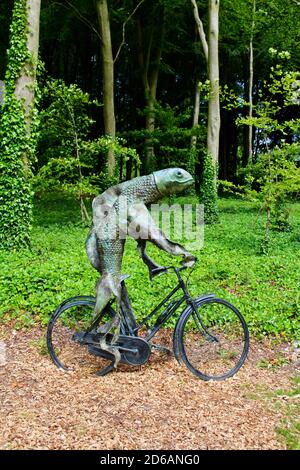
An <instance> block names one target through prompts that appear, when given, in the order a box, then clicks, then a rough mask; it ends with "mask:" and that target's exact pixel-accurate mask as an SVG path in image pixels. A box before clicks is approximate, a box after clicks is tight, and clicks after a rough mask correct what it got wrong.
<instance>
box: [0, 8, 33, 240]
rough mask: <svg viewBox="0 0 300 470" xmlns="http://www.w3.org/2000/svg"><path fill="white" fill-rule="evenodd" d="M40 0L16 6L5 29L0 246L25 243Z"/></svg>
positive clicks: (29, 205)
mask: <svg viewBox="0 0 300 470" xmlns="http://www.w3.org/2000/svg"><path fill="white" fill-rule="evenodd" d="M40 6H41V1H40V0H16V1H15V2H14V8H13V17H12V23H11V27H10V48H9V51H8V62H7V70H6V74H5V96H4V105H3V112H2V116H1V122H0V155H1V166H0V193H1V206H0V245H1V246H2V247H18V246H20V245H26V244H28V243H29V233H30V228H31V221H32V190H31V182H30V179H31V165H32V161H33V159H34V151H35V130H36V129H35V128H36V123H37V122H36V114H35V90H36V70H37V58H38V47H39V20H40Z"/></svg>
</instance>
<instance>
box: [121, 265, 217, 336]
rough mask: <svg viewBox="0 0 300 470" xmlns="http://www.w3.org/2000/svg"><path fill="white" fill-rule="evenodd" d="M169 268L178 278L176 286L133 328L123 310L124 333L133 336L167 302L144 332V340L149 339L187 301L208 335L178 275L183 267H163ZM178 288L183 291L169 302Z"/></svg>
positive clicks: (166, 269)
mask: <svg viewBox="0 0 300 470" xmlns="http://www.w3.org/2000/svg"><path fill="white" fill-rule="evenodd" d="M170 269H172V270H174V271H175V273H176V275H177V278H178V284H177V286H176V287H174V289H172V291H171V292H170V293H169V294H168V295H167V296H166V297H165V298H164V299H163V300H162V301H161V302H160V303H159V304H158V305H157V306H156V307H155V308H154V309H153V310H152V311H151V312H150V313H149V314H148V315H147V316H146V317H144V318H143V319H142V321H141V322H140V323H139V324H138V325H137V327H136V328H134V329H132V328H130V326H129V325H128V322H127V321H126V315H125V312H122V316H123V321H124V324H125V331H126V334H128V335H130V336H135V335H136V334H137V332H138V331H139V330H140V329H141V328H143V326H146V327H147V326H148V325H147V323H148V322H149V320H151V319H152V318H153V317H155V315H156V314H157V312H159V310H160V309H161V308H162V307H163V306H164V305H166V304H167V306H166V307H165V308H164V309H163V311H162V312H161V314H160V315H159V316H158V317H157V318H156V322H155V324H154V325H153V326H152V327H151V328H148V333H147V334H146V336H145V337H144V339H145V341H149V340H150V339H151V338H153V336H154V335H155V334H156V333H157V332H158V331H159V330H160V328H161V327H162V326H163V325H164V323H166V322H167V321H168V320H169V319H170V318H171V317H172V316H173V314H174V313H175V312H176V310H177V309H178V308H179V307H180V306H181V305H182V304H183V303H184V302H187V303H188V304H189V305H190V306H191V307H192V309H193V311H194V313H195V316H196V317H197V319H198V321H199V323H200V325H201V328H202V330H203V331H204V332H205V334H208V335H209V333H208V332H207V331H206V329H205V326H204V325H203V323H202V320H201V318H200V317H199V315H198V309H197V307H196V306H195V303H194V301H193V299H192V297H191V296H190V294H189V292H188V290H187V287H186V284H185V282H184V280H183V279H182V277H181V275H180V271H181V270H182V269H183V268H176V267H174V266H168V267H166V268H165V272H167V271H168V270H170ZM180 289H181V290H182V291H183V295H182V297H180V298H179V299H177V300H173V301H171V302H169V301H170V300H171V299H172V297H173V296H174V295H175V294H176V292H178V291H179V290H180ZM132 313H133V312H132ZM195 322H196V324H197V320H196V319H195ZM198 328H199V326H198ZM209 336H210V335H209Z"/></svg>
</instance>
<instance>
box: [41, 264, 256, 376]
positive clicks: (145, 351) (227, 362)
mask: <svg viewBox="0 0 300 470" xmlns="http://www.w3.org/2000/svg"><path fill="white" fill-rule="evenodd" d="M183 269H185V267H181V268H177V267H174V266H168V267H161V268H157V269H154V270H153V271H152V277H153V276H156V275H158V274H162V273H168V272H170V271H174V272H175V273H176V275H177V278H178V284H177V286H176V287H175V288H174V289H173V290H172V291H171V292H170V293H169V294H168V295H167V296H166V297H165V298H164V299H163V300H162V301H161V302H160V303H159V304H158V305H157V306H156V307H155V308H154V310H152V311H151V313H150V314H149V315H147V316H146V317H145V318H143V319H142V321H141V322H140V323H139V324H137V323H136V320H135V316H134V314H133V310H132V307H131V303H130V300H129V296H128V293H127V289H126V286H125V279H126V278H127V277H129V276H126V275H124V276H122V279H121V286H122V296H121V305H120V315H121V331H120V336H119V338H118V340H117V341H116V342H115V343H114V338H115V337H114V335H113V334H111V333H108V334H107V335H106V341H107V342H110V343H111V345H113V347H115V348H118V350H119V351H120V353H121V362H122V363H125V364H128V365H131V366H140V365H142V364H145V363H146V362H147V361H148V359H149V357H150V354H151V350H152V349H155V348H156V349H160V350H162V351H164V352H171V353H172V350H170V349H169V348H165V347H161V346H159V345H156V344H153V343H152V341H151V340H152V338H153V337H154V336H155V334H156V333H157V332H158V331H159V330H160V329H161V327H162V326H163V325H164V324H165V323H166V322H167V321H168V320H170V318H171V317H172V316H173V315H175V314H176V312H177V311H178V309H179V308H180V307H181V306H182V305H183V304H186V305H185V308H184V309H183V311H182V312H181V313H180V315H178V319H177V323H176V326H175V328H174V331H173V335H172V346H173V347H172V349H173V351H174V354H175V357H176V359H177V360H178V361H179V362H181V361H182V362H183V363H184V364H185V365H186V366H187V367H188V369H189V370H190V371H191V372H192V373H193V374H194V375H196V376H197V377H199V378H201V379H203V380H224V379H227V378H228V377H232V376H233V375H234V374H235V373H236V372H237V371H238V370H239V369H240V368H241V366H242V365H243V364H244V362H245V360H246V357H247V354H248V350H249V332H248V328H247V324H246V322H245V320H244V318H243V316H242V314H241V313H240V312H239V311H238V310H237V309H236V308H235V307H234V306H233V305H231V304H230V303H229V302H227V301H226V300H223V299H220V298H217V297H216V296H215V295H214V294H207V295H202V296H200V297H197V298H195V299H194V298H192V297H191V296H190V294H189V292H188V288H187V284H186V282H185V281H184V280H183V278H182V277H181V271H182V270H183ZM179 292H180V295H179V296H178V293H179ZM176 294H177V295H176ZM94 306H95V298H94V297H89V296H77V297H72V298H70V299H68V300H65V301H64V302H63V303H61V304H60V305H59V307H58V308H57V309H56V311H55V313H54V314H53V315H52V317H51V319H50V321H49V324H48V329H47V346H48V350H49V353H50V356H51V358H52V360H53V362H54V364H56V366H57V367H59V368H60V369H63V370H66V371H68V370H74V369H76V368H77V367H78V366H84V367H85V368H87V370H88V371H89V372H92V371H94V372H96V371H97V375H104V374H105V373H106V371H107V370H108V369H109V366H107V363H108V362H109V363H112V362H113V360H114V357H113V356H112V355H111V354H110V353H108V352H107V351H104V350H103V349H101V347H100V344H99V342H100V339H101V335H103V333H101V332H99V331H101V330H102V329H103V325H104V324H105V323H107V322H108V321H109V320H110V319H111V318H112V317H113V316H114V315H115V314H116V312H115V310H114V309H113V308H112V306H111V304H109V305H108V307H107V308H106V309H105V311H104V312H102V313H101V314H99V315H98V316H97V317H96V318H93V319H92V320H91V317H92V311H93V309H94ZM101 326H102V328H101ZM145 330H146V331H145ZM166 331H168V330H166ZM143 332H144V334H142V333H143ZM165 335H166V336H167V333H166V334H165ZM91 355H92V356H93V357H94V359H93V360H92V361H91V359H92V356H91ZM97 361H98V362H97Z"/></svg>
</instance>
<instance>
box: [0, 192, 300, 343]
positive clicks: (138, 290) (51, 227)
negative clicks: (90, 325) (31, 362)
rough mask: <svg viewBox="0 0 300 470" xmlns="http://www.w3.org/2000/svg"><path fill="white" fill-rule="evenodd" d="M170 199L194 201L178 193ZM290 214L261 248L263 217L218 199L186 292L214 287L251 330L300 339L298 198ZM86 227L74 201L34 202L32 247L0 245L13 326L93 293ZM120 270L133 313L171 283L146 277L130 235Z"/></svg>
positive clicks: (0, 296)
mask: <svg viewBox="0 0 300 470" xmlns="http://www.w3.org/2000/svg"><path fill="white" fill-rule="evenodd" d="M176 202H179V203H191V202H197V201H196V199H193V198H191V197H186V198H184V197H181V198H179V199H177V200H176ZM291 218H292V223H293V227H294V229H293V231H292V232H287V233H280V232H272V234H271V248H270V251H269V254H268V255H264V254H262V251H261V242H262V240H263V237H264V230H263V226H264V222H265V216H264V215H263V214H260V213H259V209H258V207H257V206H255V204H252V203H250V202H245V201H240V200H234V199H222V200H221V201H220V222H219V223H218V224H215V225H211V226H209V225H207V226H205V244H204V248H203V249H198V250H196V252H195V254H196V255H197V257H198V259H199V262H198V264H197V266H196V268H195V269H194V271H193V272H192V274H191V277H190V281H189V287H190V291H191V293H192V294H193V295H195V296H196V295H200V294H201V293H203V292H214V293H216V294H217V295H218V296H221V297H224V298H226V299H227V300H229V301H230V302H232V303H233V304H234V305H235V306H236V307H237V308H239V309H240V310H241V311H242V313H243V314H244V316H245V318H246V320H247V323H248V324H249V327H250V332H251V333H252V334H255V335H257V336H262V335H277V336H278V337H280V338H282V339H290V338H299V337H300V325H299V304H300V296H299V272H300V263H299V259H300V256H299V254H300V253H299V251H300V250H299V248H300V235H299V232H300V230H299V229H300V204H293V205H292V207H291ZM87 233H88V228H86V227H84V226H83V225H82V224H81V221H80V211H79V206H78V203H77V201H71V200H64V201H62V200H57V199H53V198H52V199H51V198H50V197H49V198H48V200H41V201H37V202H36V205H35V225H34V227H33V231H32V247H31V249H30V250H18V251H17V250H16V251H14V252H4V251H1V252H0V263H1V271H0V278H1V290H0V316H2V317H5V318H7V314H8V313H9V317H10V318H11V317H15V318H17V322H18V323H17V326H18V324H19V326H23V325H28V326H30V325H32V324H34V323H35V322H36V321H41V322H42V323H43V324H45V323H46V322H47V320H48V318H49V315H50V314H51V313H52V312H53V310H54V309H55V307H56V306H57V305H58V304H59V303H60V302H61V301H62V300H64V299H66V298H67V297H71V296H73V295H78V294H87V295H90V294H93V293H94V287H95V282H96V279H97V273H96V271H94V270H93V268H92V267H91V266H90V264H89V261H88V259H87V257H86V254H85V249H84V242H85V239H86V236H87ZM181 242H182V241H181ZM148 251H149V254H150V256H153V257H154V258H155V259H156V260H159V262H160V264H173V263H178V261H179V260H178V258H176V259H174V258H172V257H170V256H168V255H167V254H166V253H163V252H161V251H159V250H158V249H157V248H155V247H149V250H148ZM123 272H124V273H130V274H131V278H130V279H129V280H128V282H127V286H128V290H129V293H130V296H131V299H132V302H133V307H134V310H135V312H136V315H137V317H139V316H140V315H144V314H145V313H147V312H148V311H149V309H150V308H151V307H153V305H154V304H155V302H157V300H158V299H159V298H161V297H163V296H164V293H165V291H166V290H167V289H170V288H171V287H172V286H173V285H174V283H175V282H176V279H175V277H174V275H172V274H170V275H168V276H160V277H158V278H155V279H154V280H153V281H152V282H150V280H149V278H148V272H147V268H146V267H145V265H144V264H143V263H142V262H141V260H140V259H139V256H138V252H137V250H136V243H135V242H134V240H128V241H127V243H126V251H125V256H124V260H123Z"/></svg>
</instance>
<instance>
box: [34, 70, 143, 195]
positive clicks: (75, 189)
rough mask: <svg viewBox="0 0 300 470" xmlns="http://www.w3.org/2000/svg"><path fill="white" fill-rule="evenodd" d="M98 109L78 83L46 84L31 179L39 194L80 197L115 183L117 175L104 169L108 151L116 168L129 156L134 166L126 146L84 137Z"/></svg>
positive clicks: (51, 81)
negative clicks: (36, 162)
mask: <svg viewBox="0 0 300 470" xmlns="http://www.w3.org/2000/svg"><path fill="white" fill-rule="evenodd" d="M98 106H100V104H99V103H98V102H97V101H96V100H92V99H91V98H90V96H89V94H88V93H84V92H83V91H82V90H81V89H80V88H79V87H78V86H77V85H75V84H71V85H69V86H67V85H66V84H65V83H64V82H63V81H62V80H55V79H48V80H47V83H46V84H45V87H44V90H43V111H42V112H41V132H40V139H39V169H38V171H37V173H36V175H35V177H34V188H35V190H36V192H37V193H38V194H40V195H41V194H43V193H45V192H49V191H53V192H56V193H63V194H65V195H67V196H70V195H71V196H73V197H75V198H77V199H82V198H88V197H91V196H95V195H97V194H99V192H102V191H104V190H105V189H107V187H108V186H111V185H112V184H114V183H117V181H118V178H117V176H116V177H115V179H112V178H109V177H108V174H107V171H106V158H107V154H108V150H109V149H111V148H112V149H113V151H114V153H115V156H116V160H117V167H118V168H119V162H120V161H121V160H122V159H123V160H124V161H127V160H128V159H129V158H131V159H132V160H133V161H134V162H135V163H136V164H139V158H138V155H137V153H136V152H135V150H134V149H131V148H128V147H126V146H125V145H124V141H123V140H121V139H117V140H115V141H113V140H112V139H111V138H109V137H100V138H98V139H93V140H90V139H89V136H90V134H91V132H92V126H93V124H94V120H93V119H92V118H91V117H90V115H91V113H92V111H93V110H94V109H95V107H98ZM99 168H102V170H99Z"/></svg>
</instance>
